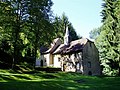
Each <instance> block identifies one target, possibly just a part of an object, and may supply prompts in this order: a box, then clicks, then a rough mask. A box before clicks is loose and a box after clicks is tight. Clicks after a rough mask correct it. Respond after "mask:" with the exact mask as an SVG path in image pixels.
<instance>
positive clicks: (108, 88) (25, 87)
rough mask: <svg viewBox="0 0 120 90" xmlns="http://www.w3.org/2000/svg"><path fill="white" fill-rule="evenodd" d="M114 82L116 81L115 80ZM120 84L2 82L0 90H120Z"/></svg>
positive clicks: (44, 81)
mask: <svg viewBox="0 0 120 90" xmlns="http://www.w3.org/2000/svg"><path fill="white" fill-rule="evenodd" d="M113 81H114V80H113ZM119 88H120V81H119V82H112V83H111V82H109V80H108V81H107V80H106V81H103V80H101V81H100V82H97V81H95V82H94V81H92V80H91V82H90V80H88V81H85V82H82V83H78V82H76V81H74V80H58V79H46V80H42V81H24V82H23V81H22V82H19V81H17V82H16V81H11V82H1V83H0V90H119Z"/></svg>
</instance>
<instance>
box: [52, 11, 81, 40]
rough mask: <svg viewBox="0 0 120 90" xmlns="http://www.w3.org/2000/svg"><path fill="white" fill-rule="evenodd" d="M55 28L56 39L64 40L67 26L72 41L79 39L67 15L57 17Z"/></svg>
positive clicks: (54, 23) (54, 22)
mask: <svg viewBox="0 0 120 90" xmlns="http://www.w3.org/2000/svg"><path fill="white" fill-rule="evenodd" d="M53 26H54V30H55V31H54V32H55V35H54V38H58V37H59V38H61V39H62V40H64V34H65V30H66V27H67V26H68V29H69V31H70V36H71V41H73V40H76V39H78V38H79V37H78V35H77V33H76V31H75V29H74V27H73V26H72V23H71V22H70V21H69V20H68V17H67V16H66V15H65V13H63V14H62V16H61V17H58V16H56V17H55V19H54V21H53Z"/></svg>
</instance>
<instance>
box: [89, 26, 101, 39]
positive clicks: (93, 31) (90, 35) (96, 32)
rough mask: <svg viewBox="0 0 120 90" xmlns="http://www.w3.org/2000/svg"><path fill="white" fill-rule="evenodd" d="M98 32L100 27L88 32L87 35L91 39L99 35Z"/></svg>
mask: <svg viewBox="0 0 120 90" xmlns="http://www.w3.org/2000/svg"><path fill="white" fill-rule="evenodd" d="M100 32H101V28H95V29H93V30H92V31H90V32H89V37H90V38H91V39H96V38H97V37H98V36H99V35H100Z"/></svg>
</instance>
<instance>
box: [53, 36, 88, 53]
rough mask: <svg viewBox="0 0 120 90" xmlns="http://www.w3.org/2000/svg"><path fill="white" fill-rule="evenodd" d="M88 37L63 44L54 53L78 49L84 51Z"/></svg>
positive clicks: (70, 51)
mask: <svg viewBox="0 0 120 90" xmlns="http://www.w3.org/2000/svg"><path fill="white" fill-rule="evenodd" d="M87 41H88V39H86V38H82V39H78V40H75V41H72V42H71V43H70V44H69V45H64V44H61V45H60V46H59V47H58V48H57V49H56V50H55V51H54V52H53V54H67V53H72V52H77V51H82V49H83V48H84V45H85V44H86V43H87Z"/></svg>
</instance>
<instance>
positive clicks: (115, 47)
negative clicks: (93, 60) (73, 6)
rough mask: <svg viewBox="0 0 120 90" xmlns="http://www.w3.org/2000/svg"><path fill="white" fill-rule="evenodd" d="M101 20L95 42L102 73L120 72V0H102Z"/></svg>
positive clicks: (114, 73) (113, 73)
mask: <svg viewBox="0 0 120 90" xmlns="http://www.w3.org/2000/svg"><path fill="white" fill-rule="evenodd" d="M103 1H104V3H103V10H102V17H103V19H102V22H103V25H102V27H101V33H100V36H99V37H98V38H97V40H96V44H97V46H98V48H99V52H100V60H101V63H102V66H103V73H104V74H106V75H116V74H118V70H119V74H120V52H119V46H120V42H119V41H120V39H119V35H120V33H119V28H118V27H119V15H117V14H116V13H118V12H120V11H119V9H118V8H119V1H120V0H103ZM116 9H117V10H116Z"/></svg>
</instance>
